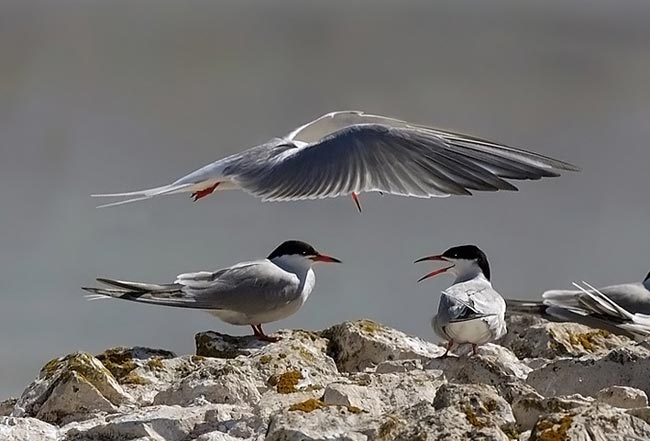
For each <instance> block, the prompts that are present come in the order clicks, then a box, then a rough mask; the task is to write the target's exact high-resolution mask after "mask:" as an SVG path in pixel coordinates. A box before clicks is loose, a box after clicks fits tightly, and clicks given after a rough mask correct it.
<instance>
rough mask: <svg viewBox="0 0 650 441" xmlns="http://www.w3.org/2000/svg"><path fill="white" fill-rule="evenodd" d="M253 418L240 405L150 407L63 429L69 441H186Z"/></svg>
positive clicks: (226, 428) (226, 429) (225, 429)
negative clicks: (238, 420)
mask: <svg viewBox="0 0 650 441" xmlns="http://www.w3.org/2000/svg"><path fill="white" fill-rule="evenodd" d="M247 416H249V414H247V413H246V412H245V411H242V410H241V409H240V408H239V406H228V405H204V406H194V407H180V406H149V407H145V408H142V409H138V410H135V411H132V412H130V413H128V414H125V415H121V416H117V417H115V418H111V419H105V418H98V419H96V420H95V421H86V422H84V423H81V424H69V425H67V426H65V427H63V428H62V429H61V431H63V432H65V434H66V441H82V440H83V441H95V440H96V441H101V440H106V439H110V440H130V439H137V438H146V439H150V438H153V439H156V440H157V439H163V440H165V441H183V440H187V439H195V438H197V437H198V436H200V435H202V434H204V433H209V432H212V431H215V430H219V427H220V426H221V427H222V428H223V429H224V433H226V432H227V431H228V430H229V429H232V428H233V427H234V425H235V424H234V420H236V419H241V418H245V417H247Z"/></svg>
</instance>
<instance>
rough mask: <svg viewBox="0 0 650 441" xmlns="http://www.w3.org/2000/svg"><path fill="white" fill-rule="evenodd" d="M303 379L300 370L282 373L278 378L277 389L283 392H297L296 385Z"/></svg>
mask: <svg viewBox="0 0 650 441" xmlns="http://www.w3.org/2000/svg"><path fill="white" fill-rule="evenodd" d="M300 380H302V374H301V373H300V371H289V372H285V373H284V374H281V375H280V376H279V377H278V379H277V384H276V390H277V391H278V393H281V394H290V393H293V392H297V391H298V389H297V388H296V386H297V385H298V383H299V382H300Z"/></svg>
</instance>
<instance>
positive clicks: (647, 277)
mask: <svg viewBox="0 0 650 441" xmlns="http://www.w3.org/2000/svg"><path fill="white" fill-rule="evenodd" d="M646 280H650V273H648V275H647V276H645V279H643V281H644V282H645V281H646Z"/></svg>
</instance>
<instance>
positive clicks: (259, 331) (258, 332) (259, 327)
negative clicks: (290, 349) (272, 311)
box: [251, 325, 280, 343]
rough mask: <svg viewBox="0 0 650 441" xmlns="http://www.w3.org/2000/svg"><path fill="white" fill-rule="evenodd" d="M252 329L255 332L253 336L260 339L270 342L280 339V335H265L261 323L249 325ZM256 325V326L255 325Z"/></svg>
mask: <svg viewBox="0 0 650 441" xmlns="http://www.w3.org/2000/svg"><path fill="white" fill-rule="evenodd" d="M251 326H252V328H253V331H254V332H255V337H257V339H258V340H260V341H268V342H270V343H275V342H276V341H279V340H280V337H273V336H271V335H266V334H265V333H264V330H262V325H251ZM256 326H257V327H256Z"/></svg>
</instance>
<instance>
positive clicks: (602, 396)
mask: <svg viewBox="0 0 650 441" xmlns="http://www.w3.org/2000/svg"><path fill="white" fill-rule="evenodd" d="M596 399H597V400H598V402H599V403H605V404H609V405H610V406H613V407H619V408H621V409H632V408H635V407H647V406H648V395H646V393H645V392H643V391H642V390H639V389H635V388H633V387H625V386H610V387H607V388H605V389H602V390H601V391H599V392H598V394H597V395H596Z"/></svg>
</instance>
